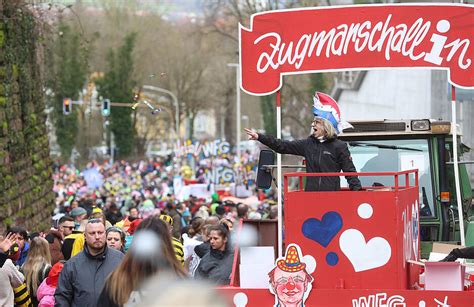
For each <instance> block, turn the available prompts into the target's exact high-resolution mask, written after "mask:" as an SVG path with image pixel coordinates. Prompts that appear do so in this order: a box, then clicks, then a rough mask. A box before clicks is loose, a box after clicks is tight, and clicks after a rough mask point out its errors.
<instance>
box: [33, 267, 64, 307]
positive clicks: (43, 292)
mask: <svg viewBox="0 0 474 307" xmlns="http://www.w3.org/2000/svg"><path fill="white" fill-rule="evenodd" d="M63 266H64V261H63V260H61V261H59V262H57V263H56V264H55V265H53V267H52V268H51V270H50V271H49V274H48V277H46V278H45V280H43V282H42V283H41V284H40V286H39V287H38V291H37V292H36V293H37V294H36V296H37V298H38V302H39V304H38V307H54V303H55V301H54V291H56V287H57V285H58V278H59V274H60V273H61V270H62V269H63Z"/></svg>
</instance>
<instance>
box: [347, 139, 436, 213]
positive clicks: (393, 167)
mask: <svg viewBox="0 0 474 307" xmlns="http://www.w3.org/2000/svg"><path fill="white" fill-rule="evenodd" d="M357 143H361V144H364V145H362V146H349V150H350V151H351V155H352V160H353V162H354V165H355V167H356V169H357V171H358V172H397V171H404V170H410V169H418V179H419V181H418V182H419V188H420V191H419V193H420V203H421V204H420V216H433V215H434V212H435V211H434V198H433V186H432V175H431V163H430V158H429V157H430V156H429V145H428V140H426V139H417V140H371V141H370V142H368V141H364V142H357ZM377 145H383V146H384V147H386V146H393V149H388V148H380V146H377ZM359 179H360V181H361V183H362V186H365V187H370V186H373V185H374V184H375V185H384V186H394V185H395V178H394V177H393V176H361V177H360V178H359ZM414 182H415V181H414V178H410V184H414ZM341 183H343V184H346V183H345V181H344V180H342V181H341ZM399 185H400V186H403V185H405V178H404V177H399Z"/></svg>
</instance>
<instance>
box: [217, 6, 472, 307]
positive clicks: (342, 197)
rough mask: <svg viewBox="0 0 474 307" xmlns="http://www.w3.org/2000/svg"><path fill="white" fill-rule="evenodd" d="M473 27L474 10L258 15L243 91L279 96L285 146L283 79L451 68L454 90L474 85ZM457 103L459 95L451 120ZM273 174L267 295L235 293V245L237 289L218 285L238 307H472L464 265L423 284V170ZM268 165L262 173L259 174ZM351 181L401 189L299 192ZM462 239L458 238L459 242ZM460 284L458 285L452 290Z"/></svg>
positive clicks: (248, 33) (245, 36)
mask: <svg viewBox="0 0 474 307" xmlns="http://www.w3.org/2000/svg"><path fill="white" fill-rule="evenodd" d="M473 20H474V7H473V6H472V5H447V4H429V5H424V4H412V5H372V6H348V7H323V8H308V9H296V10H280V11H269V12H263V13H259V14H255V15H253V16H252V18H251V23H250V25H251V27H250V29H246V28H243V27H241V28H240V63H241V65H240V69H241V74H240V76H241V88H242V90H243V91H245V92H247V93H248V94H252V95H268V94H271V93H275V92H276V93H277V103H276V106H277V130H278V135H277V137H278V138H281V129H280V128H281V127H280V121H281V120H280V119H281V115H280V114H281V113H280V95H279V90H280V88H281V86H282V80H283V76H284V75H289V74H300V73H309V72H322V71H337V70H351V69H353V70H361V69H374V68H387V67H415V68H430V69H445V70H448V74H449V80H450V82H451V84H452V85H453V92H454V86H457V87H463V88H473V87H474V71H473V65H474V64H473V63H472V59H473V58H474V48H473V47H472V43H474V32H473V31H472V21H473ZM454 103H455V96H454V95H453V110H454V111H455V107H454ZM453 121H454V122H455V114H453ZM454 130H456V129H454ZM453 134H454V136H453V142H454V147H455V148H456V144H455V142H456V132H455V131H454V133H453ZM455 156H456V157H457V153H456V152H455ZM456 157H455V158H454V159H455V161H454V162H455V163H457V160H456ZM277 165H278V168H277V170H278V176H277V177H278V178H277V181H276V183H277V184H278V191H279V220H278V231H277V235H276V236H277V237H278V243H277V244H276V246H275V247H276V250H277V251H278V253H277V254H278V257H277V260H276V261H275V264H274V266H273V268H272V269H271V270H269V271H267V272H266V273H267V274H268V273H269V275H267V281H268V287H267V288H259V289H251V288H245V287H242V286H241V284H240V278H239V276H240V274H239V273H240V272H239V270H240V265H241V254H240V249H239V246H236V249H235V259H234V267H233V273H232V276H231V284H230V285H229V286H225V287H221V288H219V290H220V291H221V292H222V293H224V294H225V295H227V296H228V297H229V298H230V300H231V301H232V302H233V303H234V305H235V306H272V305H274V306H353V307H355V306H372V307H375V306H420V307H425V306H448V305H449V306H474V292H473V291H463V288H464V274H463V273H464V272H463V267H462V265H461V264H459V263H441V266H443V267H445V268H446V267H448V269H449V270H451V271H455V272H454V276H457V277H458V279H459V280H446V281H445V283H446V286H441V288H439V286H431V288H430V286H429V285H428V283H429V282H431V277H430V280H425V281H426V285H425V284H424V283H425V281H423V280H421V279H420V273H421V271H422V269H423V266H424V263H423V262H420V234H419V224H420V223H419V222H420V219H419V204H420V200H419V187H418V170H416V169H415V170H407V171H402V172H384V173H317V174H314V173H311V174H310V173H287V174H285V175H284V180H281V179H282V175H281V158H280V156H279V155H278V163H277ZM455 165H456V164H455ZM264 168H265V167H263V168H262V165H261V164H259V171H260V170H261V169H264ZM351 175H352V176H353V175H357V176H359V177H361V176H388V177H392V178H393V182H394V184H393V185H391V186H382V187H378V186H374V187H363V189H362V190H361V191H350V190H349V189H347V188H343V189H342V190H341V191H337V192H333V191H331V192H306V191H304V182H305V178H306V177H309V176H318V177H324V176H351ZM295 178H296V181H298V182H299V184H298V188H297V189H295V190H290V188H289V180H292V179H293V180H295ZM282 181H284V184H283V187H282V186H281V182H282ZM282 191H284V198H283V197H282ZM458 194H460V193H458ZM282 199H284V207H283V206H282ZM283 212H284V218H283ZM461 216H462V215H461ZM239 228H240V229H242V224H241V225H239ZM461 229H463V228H461ZM283 236H284V240H283ZM463 240H464V237H463V235H462V236H461V243H462V244H464V242H463ZM283 248H285V249H286V252H284V250H283ZM256 258H258V257H256ZM256 258H255V259H256ZM435 264H436V265H435V266H437V264H440V263H435ZM456 270H458V271H456ZM456 272H457V273H456ZM456 274H457V275H456ZM441 276H443V275H441ZM444 276H446V275H444ZM426 277H427V278H428V276H426ZM256 278H257V277H256ZM438 278H439V277H438ZM454 279H456V278H454ZM456 282H458V284H457V285H455V286H454V288H449V287H448V284H453V283H454V284H455V283H456ZM288 285H290V286H291V287H289V286H288ZM425 286H426V287H425ZM424 287H425V288H424ZM456 288H459V289H457V290H455V289H456ZM427 289H436V290H427ZM448 289H450V290H454V291H448Z"/></svg>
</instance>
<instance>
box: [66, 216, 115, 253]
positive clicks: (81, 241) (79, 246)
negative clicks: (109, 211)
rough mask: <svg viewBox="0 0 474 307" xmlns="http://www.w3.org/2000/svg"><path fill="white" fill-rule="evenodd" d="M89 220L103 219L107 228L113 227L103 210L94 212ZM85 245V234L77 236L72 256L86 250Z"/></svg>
mask: <svg viewBox="0 0 474 307" xmlns="http://www.w3.org/2000/svg"><path fill="white" fill-rule="evenodd" d="M99 210H100V209H99ZM89 220H101V221H102V223H103V224H104V226H105V229H107V228H109V227H112V225H110V223H109V222H108V221H107V220H106V219H105V216H104V214H103V213H102V210H100V211H96V212H92V214H91V216H90V219H89ZM84 245H85V238H84V236H77V238H76V239H75V240H74V244H73V245H72V251H71V257H74V256H76V255H77V254H79V253H80V252H82V251H83V250H84Z"/></svg>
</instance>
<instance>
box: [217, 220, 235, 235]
mask: <svg viewBox="0 0 474 307" xmlns="http://www.w3.org/2000/svg"><path fill="white" fill-rule="evenodd" d="M219 224H222V225H225V226H226V227H227V229H228V230H229V232H231V231H232V229H233V228H234V223H233V222H232V220H230V219H226V218H223V219H221V220H220V221H219Z"/></svg>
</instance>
